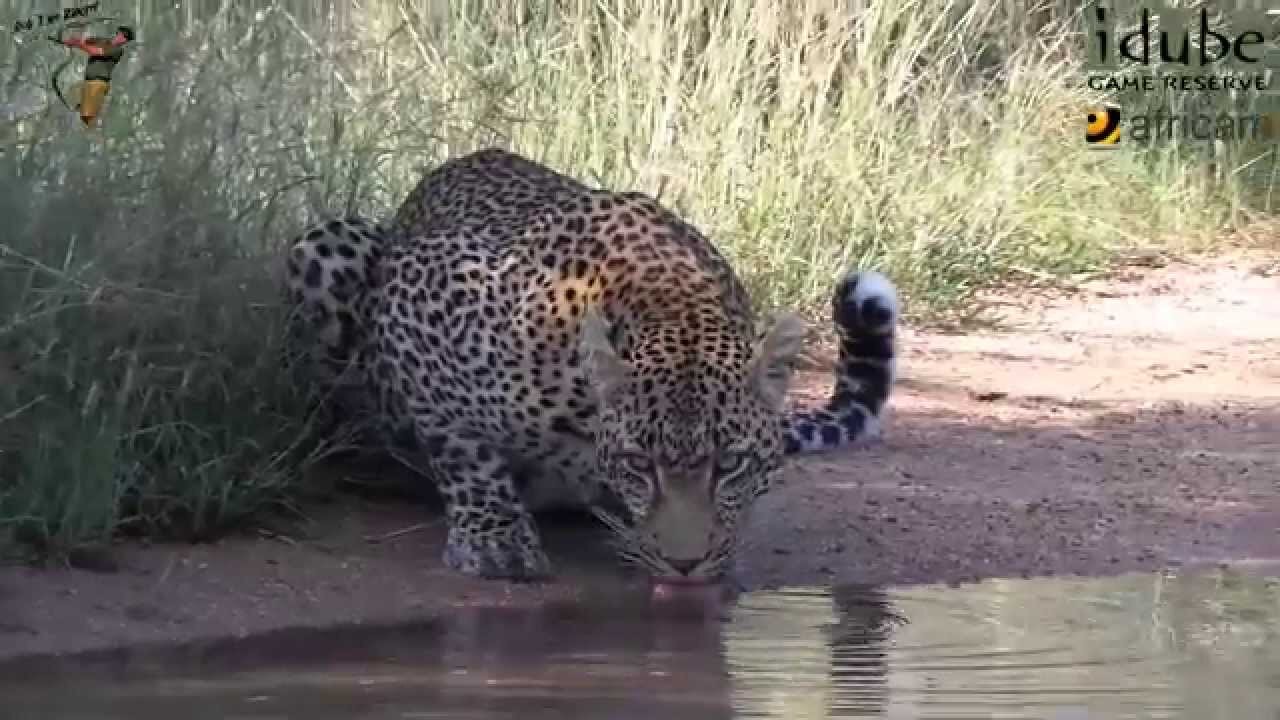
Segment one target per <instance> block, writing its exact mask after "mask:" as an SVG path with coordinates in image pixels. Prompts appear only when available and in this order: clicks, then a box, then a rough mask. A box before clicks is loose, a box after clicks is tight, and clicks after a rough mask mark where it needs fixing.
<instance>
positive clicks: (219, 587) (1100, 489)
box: [0, 254, 1280, 656]
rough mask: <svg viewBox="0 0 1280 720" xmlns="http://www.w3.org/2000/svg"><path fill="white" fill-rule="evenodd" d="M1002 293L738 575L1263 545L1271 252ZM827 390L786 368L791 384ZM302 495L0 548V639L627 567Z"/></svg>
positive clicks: (812, 483) (1271, 435)
mask: <svg viewBox="0 0 1280 720" xmlns="http://www.w3.org/2000/svg"><path fill="white" fill-rule="evenodd" d="M1006 308H1007V310H1008V313H1007V315H1008V316H1007V321H1006V325H1005V327H1004V328H1003V329H1001V330H1000V331H998V332H997V331H992V332H983V333H978V334H964V335H948V334H941V333H931V332H922V331H910V330H908V331H907V332H905V333H904V335H903V338H902V342H901V347H902V351H903V359H902V362H901V366H900V367H901V381H900V384H899V386H898V388H897V391H896V395H895V397H894V400H893V401H892V411H891V412H892V415H891V417H890V419H889V421H888V424H887V432H886V437H885V439H884V440H883V441H881V442H879V443H876V444H873V445H871V446H869V447H863V448H852V449H849V450H847V451H842V452H839V453H833V454H830V455H826V456H822V457H818V458H813V459H807V460H805V461H802V462H797V463H795V464H794V465H793V466H792V468H791V469H790V470H789V471H788V473H787V475H786V482H785V485H784V486H783V487H782V488H780V489H779V490H777V491H775V492H773V493H771V494H770V495H769V496H766V498H764V499H763V500H762V501H761V503H760V504H759V506H758V509H757V511H756V514H755V518H754V520H753V523H752V526H751V528H750V531H749V533H748V537H747V541H746V547H745V548H744V550H743V553H742V556H741V557H742V562H741V567H740V579H741V580H742V581H743V582H744V583H745V584H746V585H747V586H749V587H755V586H766V585H779V584H813V583H820V584H830V583H843V582H856V583H906V582H920V581H956V582H962V581H966V580H971V579H976V578H981V577H990V576H1021V575H1030V574H1043V573H1085V574H1106V573H1112V572H1120V571H1125V570H1132V569H1139V568H1155V567H1159V566H1161V565H1162V564H1165V563H1171V562H1175V563H1176V562H1182V563H1189V562H1206V561H1208V562H1216V561H1225V560H1231V561H1276V560H1280V262H1277V261H1276V260H1275V259H1274V258H1266V257H1262V256H1259V255H1257V254H1251V255H1239V256H1233V257H1229V258H1216V259H1197V260H1195V261H1188V262H1172V263H1170V264H1168V265H1166V266H1163V267H1158V268H1140V269H1133V270H1127V271H1122V272H1121V273H1120V274H1119V276H1112V277H1110V278H1108V279H1106V280H1105V281H1099V282H1097V283H1096V284H1093V285H1090V286H1085V287H1082V288H1080V289H1079V291H1078V292H1076V293H1073V294H1069V295H1066V296H1059V297H1057V298H1055V299H1050V300H1042V301H1034V300H1028V299H1026V298H1025V297H1023V298H1019V299H1017V300H1016V301H1010V304H1009V305H1007V306H1006ZM818 354H819V355H821V354H822V353H821V350H820V349H819V351H818ZM825 388H826V378H825V375H824V374H823V373H821V372H818V371H814V372H806V373H804V374H803V375H802V377H801V378H800V382H799V383H798V386H797V388H796V395H797V398H798V399H800V400H803V399H806V398H818V397H820V396H821V395H822V393H823V392H824V391H825ZM310 512H311V513H312V515H313V517H314V519H315V522H314V525H313V527H314V528H315V531H314V532H312V533H310V534H309V535H296V536H293V537H289V538H282V537H275V538H233V539H227V540H224V541H222V542H220V543H217V544H213V545H205V546H197V547H188V546H182V547H175V546H163V547H139V546H132V545H130V546H122V547H121V548H120V549H119V552H118V553H117V556H116V564H117V565H118V567H116V568H114V569H112V570H111V571H109V572H91V571H86V570H52V571H51V570H35V569H30V568H0V656H6V655H14V654H20V653H24V652H46V651H70V650H76V649H85V648H93V647H102V646H107V645H113V644H118V643H121V642H146V641H159V640H177V639H184V638H192V637H201V636H218V635H228V634H243V633H248V632H252V631H255V630H265V629H269V628H275V627H280V626H284V625H295V624H326V623H331V622H338V621H355V620H364V621H375V620H378V621H380V620H391V619H396V618H403V617H408V616H421V615H423V614H429V613H433V612H439V611H445V610H447V608H449V607H450V606H454V605H456V604H460V603H468V604H473V603H527V602H538V601H539V600H540V599H542V598H545V597H547V596H549V595H556V596H560V595H565V594H572V593H574V592H575V591H576V589H577V588H580V587H582V586H583V584H584V583H587V582H591V581H600V580H601V578H602V575H603V576H604V577H603V581H607V582H614V581H616V582H623V581H624V580H623V579H622V578H614V577H611V576H610V573H611V572H612V571H610V570H601V569H600V568H601V567H605V568H608V567H610V563H609V559H608V557H607V555H597V556H594V557H581V556H580V555H579V554H577V553H575V552H572V551H571V550H572V548H576V547H580V546H581V545H582V544H583V543H582V533H583V532H584V531H583V530H582V529H581V528H569V529H564V528H558V529H557V528H552V529H551V530H549V533H548V534H549V541H550V542H549V545H550V549H551V554H552V558H553V562H556V563H557V564H558V567H559V570H560V571H561V573H562V576H561V578H560V579H559V581H558V582H556V583H554V584H552V585H549V586H529V585H523V586H510V585H507V584H504V583H490V582H481V581H470V580H466V579H463V578H460V577H458V576H457V575H454V574H453V573H450V572H448V571H446V570H444V569H442V568H441V566H440V561H439V557H440V546H441V540H442V528H441V527H440V525H439V524H438V523H437V522H432V520H433V517H432V516H431V515H428V514H426V513H424V512H423V511H422V509H420V508H417V507H414V506H411V505H406V504H403V503H401V504H387V503H371V502H367V501H356V500H352V501H350V502H344V503H343V504H342V505H340V506H338V505H334V506H328V507H323V508H313V509H311V510H310ZM424 523H425V527H424V526H423V525H424Z"/></svg>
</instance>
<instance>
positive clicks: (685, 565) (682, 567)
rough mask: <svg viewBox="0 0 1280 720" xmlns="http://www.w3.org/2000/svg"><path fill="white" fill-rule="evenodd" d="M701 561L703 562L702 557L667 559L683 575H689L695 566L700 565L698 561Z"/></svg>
mask: <svg viewBox="0 0 1280 720" xmlns="http://www.w3.org/2000/svg"><path fill="white" fill-rule="evenodd" d="M700 562H702V558H686V559H683V560H674V559H671V558H668V559H667V563H668V564H670V565H671V567H672V568H674V569H675V571H676V572H678V573H680V574H681V575H688V574H689V573H691V572H693V570H694V568H696V567H698V563H700Z"/></svg>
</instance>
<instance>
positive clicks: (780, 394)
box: [750, 313, 805, 408]
mask: <svg viewBox="0 0 1280 720" xmlns="http://www.w3.org/2000/svg"><path fill="white" fill-rule="evenodd" d="M804 334H805V324H804V321H803V320H801V319H800V318H799V316H797V315H794V314H792V313H786V314H784V315H782V316H781V317H779V318H778V320H777V322H775V323H774V324H773V327H772V328H770V329H769V332H768V334H766V335H765V336H764V339H763V340H761V341H760V344H759V345H758V346H757V347H756V357H755V360H754V361H753V363H752V367H751V379H750V381H751V383H752V386H753V388H754V389H755V391H756V393H758V394H759V395H760V397H761V399H763V400H764V401H765V403H766V404H767V405H769V407H772V408H781V407H782V403H783V401H784V400H786V397H787V386H788V385H789V384H790V383H791V371H792V367H793V364H794V363H795V359H796V356H797V355H799V354H800V348H801V345H802V344H803V342H804Z"/></svg>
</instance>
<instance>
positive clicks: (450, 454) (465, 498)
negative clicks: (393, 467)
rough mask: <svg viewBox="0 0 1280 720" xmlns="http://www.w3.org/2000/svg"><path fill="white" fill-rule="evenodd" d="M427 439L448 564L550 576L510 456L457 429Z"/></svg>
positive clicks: (513, 575) (509, 575) (489, 572)
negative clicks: (444, 520)
mask: <svg viewBox="0 0 1280 720" xmlns="http://www.w3.org/2000/svg"><path fill="white" fill-rule="evenodd" d="M424 439H425V440H426V443H425V445H426V449H427V451H428V452H429V453H430V458H429V461H428V466H429V467H430V468H431V475H432V476H433V478H432V479H433V480H435V482H436V486H437V487H438V488H439V490H440V494H441V496H442V497H443V498H444V502H445V516H446V518H447V521H448V523H449V537H448V542H447V544H446V546H445V551H444V562H445V564H446V565H448V566H449V567H450V568H453V569H454V570H457V571H459V572H462V573H466V574H468V575H475V576H479V577H486V578H503V579H510V580H534V579H538V578H542V577H545V576H547V575H550V573H551V565H550V563H549V562H548V560H547V556H546V553H545V552H544V551H543V549H542V542H541V540H540V538H539V536H538V528H537V526H536V525H535V523H534V520H533V516H532V515H531V514H530V513H529V510H528V508H527V507H526V506H525V503H524V501H523V500H522V499H521V497H520V494H519V492H518V491H517V490H516V483H515V476H514V475H513V473H512V468H511V466H510V464H509V463H508V462H507V460H506V459H505V458H504V457H503V456H502V455H501V454H500V453H498V452H497V451H496V450H494V449H493V447H492V446H491V445H490V444H489V443H488V442H486V441H485V440H483V439H479V438H473V437H468V436H466V435H456V434H450V435H443V434H434V435H431V436H428V437H426V438H424Z"/></svg>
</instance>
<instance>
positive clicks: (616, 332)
mask: <svg viewBox="0 0 1280 720" xmlns="http://www.w3.org/2000/svg"><path fill="white" fill-rule="evenodd" d="M286 256H287V260H286V269H285V276H286V289H287V293H286V294H287V297H288V302H289V303H290V306H291V317H292V318H293V327H295V328H299V330H298V331H297V332H296V333H295V342H301V343H308V344H309V345H308V347H311V348H313V349H314V350H315V353H314V356H315V357H316V358H317V362H316V367H317V368H318V370H317V372H316V373H315V378H316V379H315V382H317V383H321V384H324V385H325V386H326V387H328V388H330V389H332V390H333V391H334V393H333V394H331V396H332V397H336V396H338V395H342V396H343V397H345V398H346V400H344V401H343V402H344V403H346V404H345V405H344V406H343V407H344V409H343V410H342V412H350V413H351V414H352V415H353V416H355V415H360V416H363V417H368V418H370V419H371V420H370V422H371V423H372V424H373V427H375V428H376V431H375V433H374V435H375V437H377V438H379V439H380V441H383V442H386V443H388V445H387V447H394V448H395V452H396V453H398V454H397V457H400V458H402V459H403V460H404V461H405V462H406V463H408V464H410V465H411V466H412V467H414V468H417V469H418V470H419V472H420V473H421V475H422V476H424V477H425V478H427V479H429V481H430V484H431V485H434V487H435V489H436V490H437V491H438V495H439V497H440V498H441V499H442V500H443V514H444V520H445V524H446V526H447V537H446V538H445V542H444V550H443V562H444V564H445V565H446V566H447V567H449V568H451V569H452V570H454V571H457V572H460V573H462V574H464V575H470V576H477V577H481V578H504V579H508V580H516V581H519V580H536V579H544V578H548V577H550V576H552V575H553V573H552V568H551V564H550V562H549V560H548V557H547V554H546V551H545V550H544V548H543V544H542V540H541V535H540V530H539V527H538V526H537V521H536V520H535V515H536V514H538V513H541V512H543V511H544V510H548V509H555V508H578V509H585V510H586V511H587V512H588V513H589V514H590V515H594V516H595V517H596V518H598V519H599V520H600V522H601V523H602V524H603V525H604V526H605V527H606V528H607V530H606V534H605V537H606V538H608V540H609V542H610V544H611V545H612V549H613V551H615V552H616V553H617V556H618V557H619V558H620V559H621V560H622V561H624V562H625V563H626V564H629V565H631V566H634V567H638V568H639V569H640V570H641V571H643V572H645V573H647V574H648V575H649V576H650V577H652V578H654V579H656V580H661V581H670V582H692V583H696V582H715V581H717V580H720V579H723V578H724V577H725V576H726V574H727V573H728V572H729V571H730V570H731V569H732V567H733V564H734V558H735V556H736V553H737V548H738V547H739V545H740V542H739V541H740V535H741V527H743V525H744V518H746V517H747V516H748V515H749V511H750V510H751V508H752V507H753V506H754V505H755V503H756V501H757V500H758V499H759V498H760V497H761V496H762V495H764V494H765V493H766V492H767V491H769V490H770V488H771V487H773V486H774V485H775V484H776V479H777V477H778V476H779V474H780V469H781V468H782V467H783V465H784V463H785V462H786V461H787V460H789V459H790V458H793V457H795V456H799V455H803V454H807V453H813V452H819V451H825V450H831V449H834V448H839V447H842V446H846V445H853V444H855V443H860V442H862V441H864V440H870V439H874V438H878V437H880V436H881V435H882V432H883V430H882V427H883V421H884V413H885V409H886V406H887V404H888V401H889V399H890V394H891V391H892V387H893V385H894V381H895V375H896V362H897V350H896V336H897V332H898V330H897V329H898V325H899V316H900V308H899V299H898V290H897V288H896V287H895V285H894V284H893V282H892V281H891V280H890V279H889V278H888V277H887V276H886V275H885V274H883V273H881V272H879V271H876V270H871V269H861V270H852V271H848V272H846V273H845V274H844V275H843V276H841V277H838V278H837V281H836V282H835V283H834V286H835V287H834V291H833V292H832V295H831V301H830V311H831V322H832V326H833V329H834V331H835V339H836V341H837V342H836V354H835V363H834V367H833V368H832V370H831V373H832V375H833V379H832V386H831V389H830V391H829V393H827V394H826V399H825V401H815V402H811V403H808V404H805V403H799V402H794V401H789V400H788V396H789V394H790V393H789V388H790V385H791V382H792V379H793V377H794V375H795V372H796V366H797V362H798V360H799V359H800V357H801V354H802V353H801V351H802V347H803V345H804V344H805V341H806V337H807V335H808V333H809V330H808V326H807V324H806V323H805V322H804V321H803V320H802V317H801V314H800V313H797V312H791V311H781V312H777V313H774V314H772V315H769V316H768V317H764V315H765V313H763V312H762V311H758V310H757V309H756V307H755V306H754V305H753V303H752V300H751V297H750V296H749V294H748V292H747V290H746V286H745V285H744V283H743V282H742V280H741V279H740V278H739V276H738V275H737V274H736V273H735V271H734V269H733V268H732V267H731V265H730V263H729V262H728V260H727V259H726V256H725V255H724V254H723V253H722V252H721V251H720V250H719V249H717V247H716V246H715V245H714V244H713V243H712V242H711V241H710V240H709V239H708V238H707V237H706V236H705V235H704V234H703V233H702V232H701V231H700V230H699V229H697V228H696V227H695V226H694V225H692V224H691V223H689V222H687V221H685V220H684V219H682V218H681V217H680V216H679V215H677V214H676V213H675V212H673V211H671V210H669V209H668V208H667V207H666V206H665V205H663V204H661V203H660V202H659V200H658V199H656V198H655V197H653V196H651V195H648V194H645V193H643V192H638V191H617V190H610V189H607V188H603V187H592V186H590V185H587V184H586V183H584V182H582V181H579V180H577V179H575V178H573V177H570V176H569V175H567V174H564V173H562V172H560V171H557V170H553V169H552V168H550V167H548V166H547V165H544V164H542V163H540V162H538V161H536V160H533V159H530V158H529V157H527V156H525V155H522V154H519V153H517V152H515V151H511V150H507V149H503V148H500V147H488V148H484V149H480V150H476V151H474V152H471V153H469V154H465V155H459V156H455V157H453V158H452V159H447V160H445V161H444V162H442V163H441V164H439V165H437V166H436V167H435V168H434V169H430V170H428V171H426V172H425V173H424V175H423V176H422V178H421V179H420V181H419V182H418V184H417V185H416V187H414V188H413V189H412V191H411V192H410V193H409V194H408V196H407V197H406V198H405V200H404V201H403V203H402V204H401V205H400V207H399V208H398V210H397V211H396V212H395V214H394V215H392V216H391V217H390V218H389V219H387V220H385V221H376V220H373V219H371V218H369V217H366V216H363V215H345V216H332V217H330V218H328V219H323V220H320V221H318V222H315V223H313V224H312V225H309V226H306V227H304V228H303V229H302V230H301V231H300V232H299V233H298V234H297V235H296V236H294V237H293V238H292V242H291V243H290V245H289V248H288V250H287V251H286Z"/></svg>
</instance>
